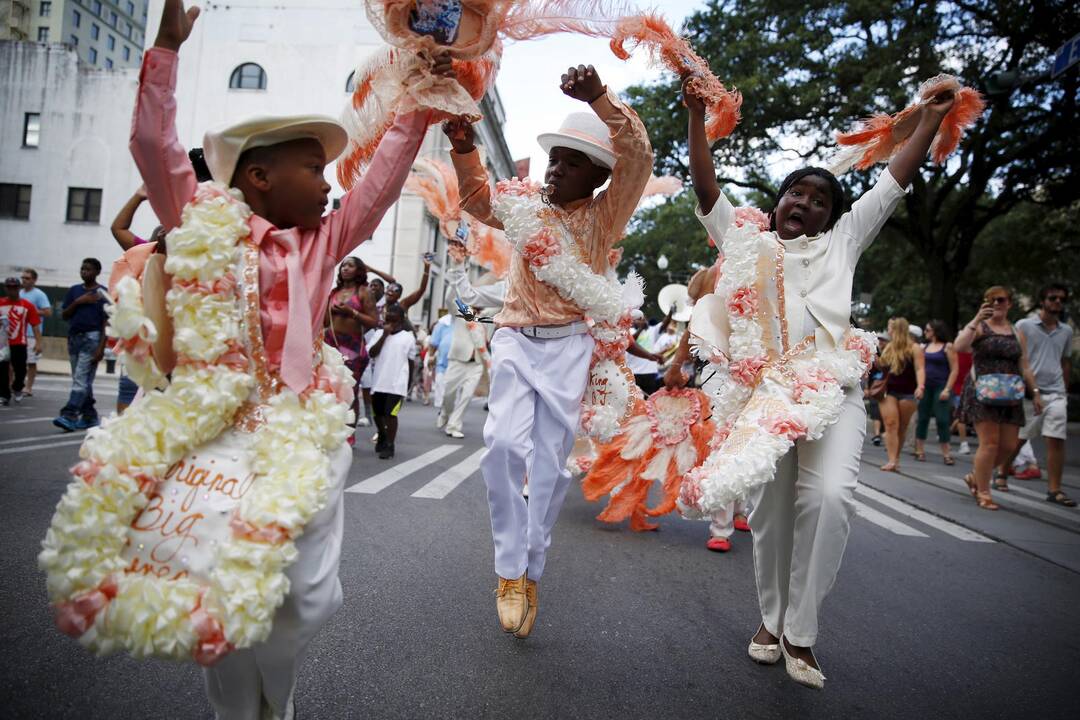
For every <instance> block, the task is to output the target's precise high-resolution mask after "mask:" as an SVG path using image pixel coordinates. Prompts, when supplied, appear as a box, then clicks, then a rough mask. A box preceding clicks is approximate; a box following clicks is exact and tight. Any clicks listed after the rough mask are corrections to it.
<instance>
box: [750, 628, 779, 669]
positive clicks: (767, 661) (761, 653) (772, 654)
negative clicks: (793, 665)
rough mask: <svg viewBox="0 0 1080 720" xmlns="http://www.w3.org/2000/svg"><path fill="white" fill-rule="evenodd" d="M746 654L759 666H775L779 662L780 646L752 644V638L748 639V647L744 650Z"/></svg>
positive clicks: (775, 644)
mask: <svg viewBox="0 0 1080 720" xmlns="http://www.w3.org/2000/svg"><path fill="white" fill-rule="evenodd" d="M754 637H757V635H754ZM746 654H747V655H749V656H750V659H751V660H753V661H754V662H756V663H758V664H759V665H775V664H776V663H778V662H780V644H779V643H772V644H769V645H762V644H761V643H756V642H754V638H750V647H748V648H747V649H746Z"/></svg>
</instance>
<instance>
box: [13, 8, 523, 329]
mask: <svg viewBox="0 0 1080 720" xmlns="http://www.w3.org/2000/svg"><path fill="white" fill-rule="evenodd" d="M35 1H36V0H35ZM67 5H68V7H71V6H74V5H75V3H70V2H69V3H68V4H67ZM160 12H161V0H154V1H153V2H151V3H150V7H149V15H148V17H150V18H152V21H151V25H152V27H148V28H147V29H146V35H147V37H149V38H151V40H150V41H149V42H152V38H153V37H154V35H155V34H156V32H157V30H156V25H157V19H158V18H159V17H160ZM84 22H85V20H84ZM381 43H382V41H381V38H379V36H378V35H377V33H376V32H375V31H374V29H373V28H372V27H371V26H370V25H369V24H368V22H367V18H366V16H365V15H364V12H363V9H362V8H361V7H359V6H357V4H356V3H354V2H352V0H290V1H288V2H286V1H285V0H258V1H256V2H252V3H251V4H250V5H247V6H243V7H237V6H225V5H213V4H208V5H206V6H204V7H203V13H202V16H201V17H200V18H199V20H198V22H197V24H196V29H195V31H194V33H193V35H192V37H191V39H190V40H189V41H188V43H187V44H186V45H185V46H184V49H183V50H182V51H181V62H180V71H179V82H178V87H177V106H178V108H179V111H178V115H177V129H178V133H179V137H180V141H181V142H182V143H183V144H184V145H185V146H186V147H196V146H199V145H201V143H202V134H203V132H204V131H205V130H206V129H207V128H210V127H213V126H216V125H219V124H222V123H227V122H232V121H235V120H237V119H240V118H243V117H245V116H248V115H254V114H268V115H285V114H295V113H324V114H327V115H331V116H335V117H336V116H338V115H339V114H340V112H341V109H342V108H343V107H344V106H345V103H346V102H347V101H348V93H347V92H346V85H347V83H348V81H349V78H350V75H351V74H352V70H353V68H354V67H356V66H357V65H358V64H359V63H360V62H361V61H362V60H363V59H364V58H365V57H366V56H367V55H368V54H369V53H370V52H371V51H373V50H374V49H375V48H376V47H378V46H379V45H381ZM80 59H81V56H80V55H77V54H76V51H75V50H74V49H73V48H71V47H68V46H64V45H57V44H49V45H46V44H37V43H32V42H31V43H25V42H23V43H18V42H0V275H11V274H16V273H17V270H18V269H19V268H21V267H25V266H30V267H34V268H35V269H37V270H38V272H39V273H40V275H41V278H40V284H41V285H42V286H43V287H44V288H45V289H46V290H47V291H49V292H50V293H51V294H52V295H56V294H59V293H60V292H61V289H63V288H65V287H66V286H70V285H72V284H74V283H76V282H78V268H79V261H80V260H81V259H82V258H83V257H87V256H94V257H98V258H99V259H100V260H101V261H102V263H103V264H104V265H105V267H106V268H108V267H109V264H110V263H111V262H112V261H113V260H115V259H116V258H117V257H118V256H119V248H118V247H117V246H116V244H115V242H114V241H113V239H112V236H111V235H110V233H109V230H108V226H109V224H110V223H111V222H112V219H113V217H115V215H116V213H117V212H118V211H119V209H120V207H121V206H123V204H124V203H125V202H126V201H127V199H128V198H129V197H130V196H131V194H132V192H133V191H134V190H135V189H136V188H137V187H138V186H139V184H140V183H141V180H140V179H139V176H138V172H137V170H136V168H135V166H134V163H133V162H132V161H131V156H130V154H129V152H128V148H127V140H128V133H129V130H130V124H131V111H132V107H133V106H134V98H135V92H136V86H137V81H138V69H137V68H130V69H113V70H105V69H102V68H101V65H100V63H99V64H98V66H96V67H89V66H88V64H87V63H82V62H79V60H80ZM482 106H483V111H484V114H485V120H484V121H483V123H482V124H481V126H480V127H479V131H478V134H479V136H480V139H481V141H482V142H483V143H484V145H485V146H486V150H487V156H488V162H489V164H490V166H491V170H492V173H493V175H495V176H496V177H500V178H502V177H509V176H510V175H512V174H514V164H513V161H512V159H511V157H510V154H509V150H508V149H507V147H506V143H505V140H504V139H503V137H502V131H501V126H502V123H503V120H504V115H503V109H502V106H501V103H500V101H499V99H498V95H497V93H492V94H491V95H489V96H488V97H487V98H485V99H484V101H483V104H482ZM421 152H422V153H425V154H431V155H435V156H440V157H442V158H443V159H446V158H447V153H448V152H449V144H448V142H447V141H446V139H445V137H444V136H443V135H442V133H441V132H439V130H438V128H432V129H431V130H430V131H429V134H428V137H427V139H426V141H425V144H424V147H423V149H422V150H421ZM326 176H327V179H328V180H329V181H330V183H331V185H333V186H334V190H333V191H332V197H335V198H336V197H340V196H341V194H342V193H343V191H342V190H341V188H340V187H339V186H338V185H337V183H336V181H335V179H334V171H333V168H328V169H327V172H326ZM156 224H157V223H156V221H155V219H154V217H153V215H152V213H151V212H150V209H149V207H148V206H145V205H144V206H143V207H142V208H141V209H140V210H139V213H138V214H137V215H136V219H135V223H134V225H133V227H132V229H133V231H135V232H136V233H137V234H140V235H142V236H144V237H145V236H147V235H148V234H149V233H150V232H151V231H152V229H153V227H154V226H155V225H156ZM428 251H434V252H435V253H436V262H435V268H434V270H435V272H434V273H433V277H432V283H431V288H430V291H429V293H428V297H427V300H426V301H425V302H424V303H422V304H421V305H419V306H417V307H414V308H413V312H412V313H411V317H412V319H413V320H414V321H415V322H427V319H428V318H429V317H432V316H433V315H434V314H435V310H436V309H437V308H438V307H441V305H442V300H443V295H444V288H443V283H442V279H441V277H440V272H439V268H441V266H442V263H443V262H444V261H445V245H444V239H443V238H440V237H439V233H438V230H437V225H436V224H435V223H434V222H432V220H431V218H429V217H428V216H427V215H426V213H425V212H424V209H423V203H422V201H421V200H420V199H419V198H418V197H415V196H412V195H410V194H405V195H404V196H403V197H402V198H401V199H400V200H399V202H397V203H396V204H395V206H394V207H393V208H391V210H390V211H389V212H388V213H387V215H386V217H385V218H384V220H383V222H382V224H381V225H380V226H379V228H378V230H377V231H376V232H375V234H374V236H373V238H372V240H371V241H369V242H367V243H364V244H363V245H362V246H361V247H360V248H359V249H358V251H357V255H359V256H360V257H361V258H363V259H364V261H365V262H367V263H369V264H371V265H373V266H374V267H377V268H379V269H381V270H385V271H387V272H390V273H392V274H393V275H394V276H395V277H396V278H397V279H398V280H399V281H400V282H401V283H402V284H403V285H404V287H405V292H406V294H408V293H409V292H411V291H412V290H413V289H415V288H416V287H417V285H418V284H419V281H420V277H421V272H422V267H423V266H422V260H421V255H422V254H423V253H424V252H428ZM50 331H51V332H57V333H58V332H62V331H63V325H62V324H61V323H52V325H51V326H50V327H49V328H47V330H46V332H47V333H49V332H50Z"/></svg>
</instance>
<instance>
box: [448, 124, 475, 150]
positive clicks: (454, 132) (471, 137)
mask: <svg viewBox="0 0 1080 720" xmlns="http://www.w3.org/2000/svg"><path fill="white" fill-rule="evenodd" d="M442 131H443V134H445V135H446V137H448V138H449V139H450V145H451V146H452V147H453V148H454V152H456V153H457V154H459V155H465V154H467V153H471V152H472V151H473V150H475V149H476V131H475V130H474V129H473V126H472V123H470V122H469V121H468V120H466V119H464V118H453V119H451V120H447V121H446V122H444V123H443V124H442Z"/></svg>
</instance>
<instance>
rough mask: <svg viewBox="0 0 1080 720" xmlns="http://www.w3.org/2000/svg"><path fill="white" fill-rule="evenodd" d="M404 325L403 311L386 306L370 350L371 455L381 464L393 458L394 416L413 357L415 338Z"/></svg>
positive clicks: (398, 410) (407, 379) (406, 383)
mask: <svg viewBox="0 0 1080 720" xmlns="http://www.w3.org/2000/svg"><path fill="white" fill-rule="evenodd" d="M407 322H408V321H407V320H406V318H405V309H404V308H402V307H401V306H400V305H397V304H391V305H387V306H386V308H385V310H384V311H383V327H382V328H381V329H379V330H377V331H376V336H375V342H374V343H373V344H372V346H371V350H370V353H371V357H372V360H373V363H374V368H373V371H372V372H373V379H372V385H371V390H372V392H371V402H372V406H373V409H374V411H375V427H377V428H378V429H379V434H378V436H377V438H376V441H375V452H376V453H378V455H379V457H380V458H381V459H383V460H388V459H390V458H392V457H394V442H395V440H396V439H397V430H398V412H400V410H401V405H402V403H404V401H405V393H406V392H408V390H409V360H411V359H412V357H413V356H414V355H415V354H416V337H415V336H414V335H413V334H412V332H410V331H409V329H408V327H407V325H406V324H407Z"/></svg>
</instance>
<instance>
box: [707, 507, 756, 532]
mask: <svg viewBox="0 0 1080 720" xmlns="http://www.w3.org/2000/svg"><path fill="white" fill-rule="evenodd" d="M747 507H749V504H748V503H747V502H746V501H745V500H736V501H735V502H730V503H728V504H727V505H725V506H724V507H722V508H720V509H719V510H714V511H713V514H712V522H710V523H709V537H714V538H724V539H727V538H729V537H731V533H733V532H735V516H736V515H742V516H744V517H745V516H746V513H747Z"/></svg>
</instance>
